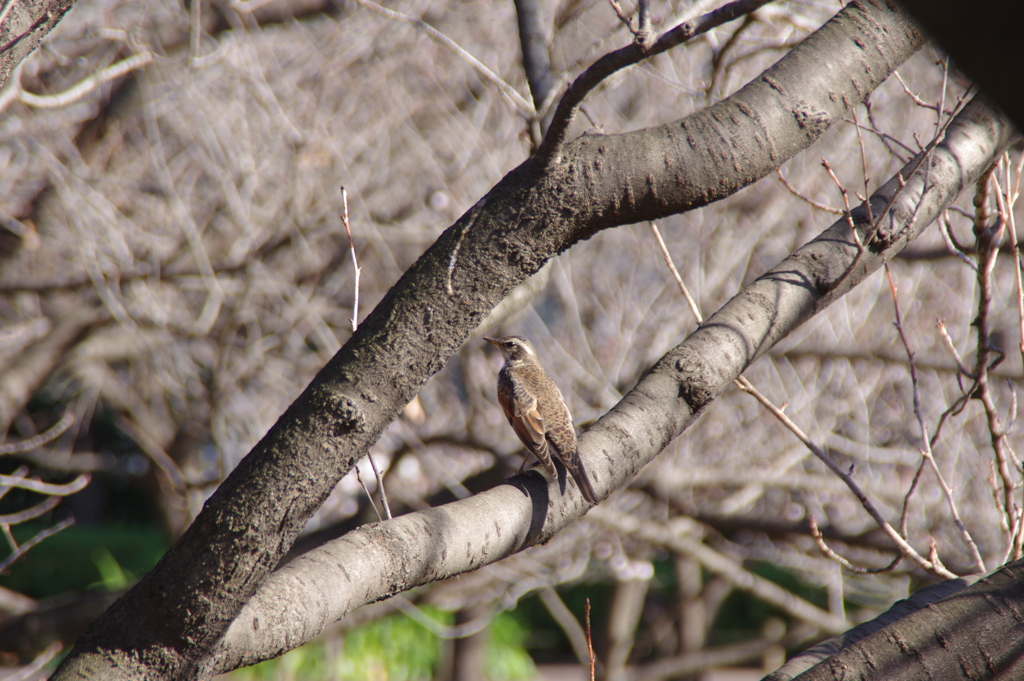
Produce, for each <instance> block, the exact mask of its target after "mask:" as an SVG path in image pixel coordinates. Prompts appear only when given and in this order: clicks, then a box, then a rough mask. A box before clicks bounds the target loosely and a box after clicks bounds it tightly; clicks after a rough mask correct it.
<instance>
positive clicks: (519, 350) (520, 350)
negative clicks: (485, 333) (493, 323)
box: [484, 336, 537, 365]
mask: <svg viewBox="0 0 1024 681" xmlns="http://www.w3.org/2000/svg"><path fill="white" fill-rule="evenodd" d="M484 340H485V341H487V342H488V343H490V344H492V345H496V346H497V347H498V349H499V350H501V356H502V357H504V358H505V364H508V365H516V364H523V363H525V362H536V361H537V351H536V350H534V349H533V345H532V344H531V343H530V341H528V340H526V339H525V338H523V337H522V336H507V337H505V338H488V337H484Z"/></svg>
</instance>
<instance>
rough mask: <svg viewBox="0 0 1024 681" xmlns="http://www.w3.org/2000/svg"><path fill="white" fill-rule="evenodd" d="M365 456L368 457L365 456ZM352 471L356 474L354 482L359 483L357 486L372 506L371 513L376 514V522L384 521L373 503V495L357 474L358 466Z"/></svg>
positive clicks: (361, 477)
mask: <svg viewBox="0 0 1024 681" xmlns="http://www.w3.org/2000/svg"><path fill="white" fill-rule="evenodd" d="M367 456H370V455H369V454H367ZM352 470H354V471H355V472H356V480H358V481H359V486H360V487H362V488H363V491H364V492H366V498H367V499H369V500H370V506H373V512H374V513H376V514H377V520H384V516H382V515H381V513H380V510H379V509H378V508H377V504H376V503H374V501H373V495H372V494H370V488H369V487H367V486H366V483H365V482H363V476H361V475H360V474H359V466H353V467H352Z"/></svg>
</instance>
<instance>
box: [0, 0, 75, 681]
mask: <svg viewBox="0 0 1024 681" xmlns="http://www.w3.org/2000/svg"><path fill="white" fill-rule="evenodd" d="M14 2H15V0H11V4H12V5H13V4H14ZM63 649H64V644H63V643H61V642H60V641H54V642H53V643H51V644H50V645H48V646H46V648H45V649H43V650H42V651H41V652H40V653H39V654H38V655H36V656H35V659H33V660H32V662H30V663H29V664H27V665H25V666H24V667H22V668H21V669H19V670H18V671H16V672H14V673H13V674H11V675H10V676H5V677H4V681H27V679H30V678H32V677H33V676H35V675H36V674H37V673H38V672H39V670H41V669H42V668H43V667H45V666H46V665H47V664H48V663H49V662H50V660H52V659H53V658H55V657H56V656H57V653H59V652H60V651H62V650H63Z"/></svg>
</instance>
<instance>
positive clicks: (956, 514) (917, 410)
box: [884, 263, 986, 572]
mask: <svg viewBox="0 0 1024 681" xmlns="http://www.w3.org/2000/svg"><path fill="white" fill-rule="evenodd" d="M884 267H885V276H886V277H887V278H888V279H889V291H890V293H892V302H893V308H894V310H895V317H896V322H895V324H896V331H897V333H899V336H900V341H901V342H902V343H903V348H904V349H905V350H906V351H907V364H908V366H909V368H910V384H911V389H912V391H913V392H912V394H913V404H914V416H916V417H917V425H918V428H919V429H920V431H921V443H922V444H921V447H920V448H919V450H918V451H920V452H921V456H923V457H924V458H925V460H926V461H928V463H929V464H930V465H931V469H932V471H933V472H934V473H935V477H936V478H938V480H939V486H940V487H941V488H942V492H943V493H944V494H945V495H946V502H947V503H948V504H949V511H950V514H951V515H952V516H953V522H954V524H956V527H957V529H958V530H959V531H960V537H961V539H962V540H963V542H964V544H965V545H966V546H967V548H968V550H969V551H970V552H971V558H972V559H973V560H974V565H975V567H977V568H978V572H985V571H986V569H985V561H984V560H983V559H982V557H981V552H980V551H978V545H977V544H976V543H975V542H974V537H972V536H971V533H970V532H969V531H968V530H967V527H966V526H965V525H964V522H963V519H962V518H961V517H960V510H959V509H958V508H957V506H956V500H955V499H954V498H953V489H952V488H951V487H950V486H949V484H948V483H947V482H946V479H945V477H944V476H943V475H942V471H941V470H940V469H939V465H938V463H936V461H935V455H934V453H933V452H932V445H931V440H930V438H929V435H928V431H929V427H928V423H927V421H925V418H924V413H923V412H922V411H921V390H920V382H919V381H918V378H917V365H916V364H915V363H914V351H913V350H912V349H911V347H910V340H909V339H908V338H907V334H906V332H905V331H904V329H903V315H902V313H901V312H900V300H899V289H898V287H897V286H896V281H895V280H894V279H893V278H892V271H891V270H890V269H889V264H888V263H886V264H885V265H884Z"/></svg>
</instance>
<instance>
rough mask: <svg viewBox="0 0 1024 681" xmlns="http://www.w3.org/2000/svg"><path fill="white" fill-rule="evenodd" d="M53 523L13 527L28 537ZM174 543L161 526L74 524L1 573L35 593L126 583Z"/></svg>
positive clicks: (9, 583)
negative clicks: (5, 572)
mask: <svg viewBox="0 0 1024 681" xmlns="http://www.w3.org/2000/svg"><path fill="white" fill-rule="evenodd" d="M48 526H49V525H48V524H47V525H39V524H35V523H32V524H29V523H26V524H24V525H18V526H15V527H14V528H13V530H14V533H15V536H16V537H17V539H18V541H25V540H26V539H28V538H29V537H31V536H32V535H34V534H35V533H36V532H38V531H39V530H40V529H42V528H43V527H48ZM169 546H170V543H169V542H168V539H167V535H166V534H164V532H163V531H162V530H160V529H159V528H155V527H141V526H136V525H122V524H114V523H107V524H102V525H74V526H72V527H69V528H68V529H66V530H64V531H62V532H58V533H57V534H55V535H53V536H52V537H47V538H46V539H45V540H43V541H42V542H41V543H39V544H38V545H36V546H34V547H33V548H32V550H31V551H29V552H28V555H27V556H25V557H24V558H22V559H21V560H19V561H18V562H16V563H15V564H14V565H12V566H11V568H10V571H9V573H8V574H7V575H5V576H3V577H0V584H2V585H3V586H5V587H7V588H9V589H13V590H15V591H17V592H19V593H23V594H25V595H26V596H31V597H32V598H45V597H47V596H52V595H55V594H60V593H64V592H66V591H81V590H83V589H88V588H97V587H101V588H107V589H111V588H123V587H124V586H127V585H128V584H129V583H130V582H131V581H133V580H134V579H135V578H136V577H137V576H140V575H143V574H145V573H146V572H148V571H149V570H150V569H151V568H152V567H153V566H154V565H156V562H157V561H158V560H159V559H160V556H162V555H163V554H164V552H165V551H166V550H167V549H168V547H169Z"/></svg>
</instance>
